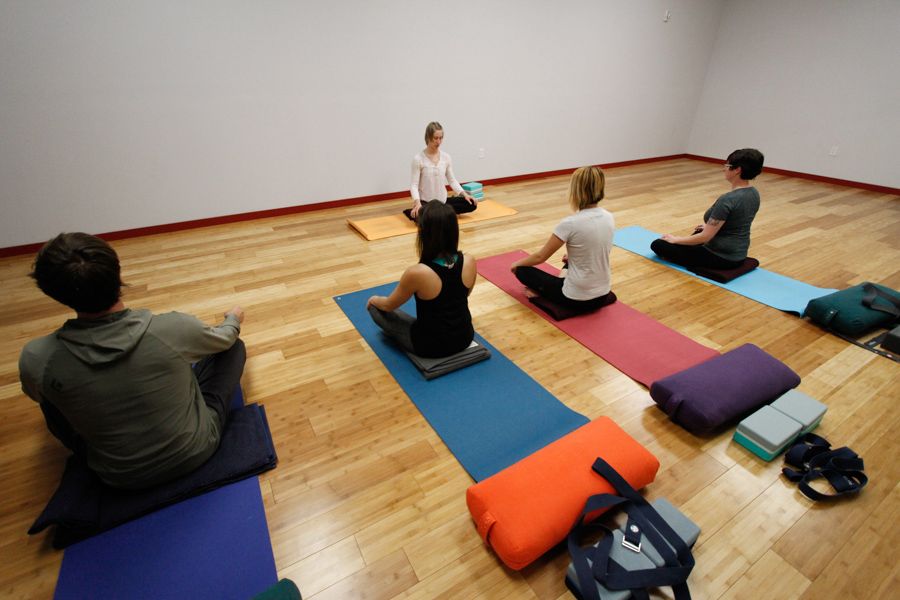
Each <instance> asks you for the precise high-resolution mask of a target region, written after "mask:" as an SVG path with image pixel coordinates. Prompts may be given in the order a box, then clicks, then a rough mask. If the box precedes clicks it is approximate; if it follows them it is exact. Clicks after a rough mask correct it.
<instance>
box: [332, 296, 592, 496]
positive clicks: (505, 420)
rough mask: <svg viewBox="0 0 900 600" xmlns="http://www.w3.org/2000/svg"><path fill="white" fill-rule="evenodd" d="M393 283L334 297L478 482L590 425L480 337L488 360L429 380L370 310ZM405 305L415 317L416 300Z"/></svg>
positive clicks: (477, 338) (585, 418)
mask: <svg viewBox="0 0 900 600" xmlns="http://www.w3.org/2000/svg"><path fill="white" fill-rule="evenodd" d="M395 285H396V284H394V283H389V284H386V285H382V286H378V287H375V288H372V289H368V290H362V291H359V292H353V293H352V294H344V295H342V296H336V297H335V299H334V300H335V302H337V303H338V306H340V307H341V309H342V310H343V311H344V313H345V314H346V315H347V317H348V318H349V319H350V321H351V322H352V323H353V325H354V326H355V327H356V329H357V330H358V331H359V333H360V335H362V336H363V338H364V339H365V340H366V342H368V344H369V346H371V348H372V349H373V350H374V351H375V354H377V355H378V358H380V359H381V361H382V362H383V363H384V366H385V367H387V369H388V371H390V372H391V375H393V376H394V378H395V379H396V380H397V383H399V384H400V387H402V388H403V391H404V392H406V394H407V395H408V396H409V398H410V399H411V400H412V401H413V403H414V404H415V405H416V407H417V408H418V409H419V411H420V412H421V413H422V415H423V416H424V417H425V419H426V420H427V421H428V423H429V424H431V426H432V427H433V428H434V430H435V431H436V432H437V433H438V435H440V436H441V439H442V440H444V443H445V444H447V447H448V448H450V451H451V452H453V454H454V456H456V458H457V460H459V462H460V464H462V466H463V467H464V468H465V469H466V471H468V473H469V475H471V476H472V478H473V479H474V480H475V481H481V480H482V479H485V478H487V477H490V476H491V475H493V474H494V473H497V472H498V471H502V470H503V469H505V468H506V467H508V466H510V465H511V464H513V463H515V462H518V461H519V460H520V459H522V458H524V457H526V456H528V455H529V454H532V453H533V452H535V451H536V450H540V449H541V448H543V447H544V446H546V445H547V444H549V443H550V442H553V441H555V440H557V439H559V438H561V437H562V436H564V435H565V434H567V433H569V432H570V431H572V430H574V429H577V428H578V427H581V426H582V425H584V424H585V423H587V422H588V419H587V417H584V416H583V415H580V414H578V413H576V412H575V411H573V410H572V409H570V408H568V407H567V406H565V405H563V404H562V403H561V402H560V401H559V400H557V399H556V398H555V397H554V396H552V395H551V394H550V392H548V391H547V390H545V389H544V388H543V387H541V386H540V384H538V383H537V382H536V381H535V380H534V379H532V378H531V377H529V376H528V375H527V374H526V373H525V372H524V371H522V370H521V369H520V368H519V367H517V366H516V365H514V364H513V363H512V362H511V361H510V360H509V359H508V358H506V357H505V356H503V355H502V354H500V353H499V352H498V351H497V349H496V348H494V347H493V346H491V345H490V344H488V343H487V342H486V341H484V339H483V338H482V337H481V336H479V335H477V334H476V336H475V338H476V340H477V341H478V343H479V344H483V345H484V346H486V347H487V348H488V349H489V350H490V351H491V358H489V359H488V360H485V361H482V362H480V363H476V364H474V365H471V366H468V367H465V368H464V369H460V370H459V371H454V372H453V373H448V374H447V375H444V376H442V377H438V378H437V379H432V380H431V381H428V380H426V379H425V378H424V377H423V376H422V374H421V373H420V372H419V371H418V369H416V367H415V366H414V365H413V364H412V362H411V361H410V360H409V358H407V356H406V354H404V353H403V351H402V350H401V349H400V348H399V347H397V346H396V345H394V344H393V343H392V342H391V341H390V339H389V338H387V337H386V336H385V335H384V334H383V333H382V332H381V330H380V329H379V328H378V326H377V325H375V323H374V322H373V321H372V318H371V317H370V316H369V313H368V312H366V300H368V299H369V297H370V296H373V295H378V296H387V295H389V294H390V293H391V290H393V288H394V286H395ZM402 308H403V310H405V311H406V312H408V313H409V314H412V315H414V314H415V302H414V301H413V300H410V301H409V302H407V303H406V304H405V305H403V307H402Z"/></svg>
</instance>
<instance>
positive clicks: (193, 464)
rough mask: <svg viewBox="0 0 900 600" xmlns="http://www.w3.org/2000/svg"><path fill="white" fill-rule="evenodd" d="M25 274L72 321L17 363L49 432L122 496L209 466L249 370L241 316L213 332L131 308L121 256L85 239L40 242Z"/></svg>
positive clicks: (230, 315) (28, 348)
mask: <svg viewBox="0 0 900 600" xmlns="http://www.w3.org/2000/svg"><path fill="white" fill-rule="evenodd" d="M31 277H33V278H34V279H35V280H36V281H37V285H38V287H39V288H40V289H41V291H43V292H44V293H45V294H46V295H48V296H50V297H51V298H53V299H54V300H56V301H58V302H61V303H62V304H65V305H66V306H68V307H70V308H72V309H73V310H75V312H76V314H77V317H76V318H74V319H69V320H68V321H66V322H65V324H64V325H63V326H62V327H61V328H59V329H57V330H56V331H55V332H54V333H52V334H50V335H48V336H45V337H41V338H38V339H35V340H32V341H30V342H28V344H26V345H25V347H24V348H23V350H22V354H21V356H20V358H19V377H20V379H21V382H22V390H23V391H24V392H25V394H27V395H28V396H29V397H31V398H32V399H33V400H35V401H37V402H38V403H39V404H40V406H41V409H42V410H43V412H44V416H45V418H46V421H47V426H48V428H49V429H50V431H51V433H53V434H54V435H55V436H56V437H57V438H59V439H60V441H62V443H63V444H65V445H66V446H67V447H69V448H70V449H71V450H73V451H74V452H76V453H79V454H83V455H84V457H85V459H86V461H87V464H88V466H89V467H90V468H91V469H92V470H93V471H94V472H96V473H97V475H99V477H100V479H101V480H103V481H104V482H105V483H107V484H109V485H111V486H114V487H118V488H125V489H142V488H147V487H151V486H154V485H157V484H160V483H164V482H166V481H169V480H171V479H174V478H176V477H179V476H181V475H184V474H186V473H189V472H190V471H192V470H194V469H196V468H197V467H199V466H200V465H201V464H203V463H204V462H205V461H206V460H207V459H209V458H210V456H212V455H213V453H214V452H215V451H216V449H217V448H218V445H219V439H220V436H221V434H222V430H223V429H224V427H225V423H226V420H227V418H228V412H229V403H230V399H231V396H232V394H233V392H234V390H235V387H236V386H237V385H239V383H240V378H241V374H242V373H243V369H244V362H245V360H246V350H245V348H244V344H243V342H242V341H241V340H240V339H239V338H238V335H239V333H240V329H241V322H242V321H243V319H244V312H243V310H242V309H241V308H240V307H239V306H235V307H234V308H232V309H231V310H229V311H228V312H227V313H225V319H224V321H223V322H222V323H221V324H219V325H217V326H215V327H210V326H208V325H206V324H204V323H203V322H202V321H200V320H199V319H197V318H196V317H193V316H191V315H186V314H182V313H177V312H170V313H165V314H160V315H154V314H152V313H151V312H150V311H149V310H133V309H129V308H126V307H125V304H124V302H123V301H122V298H121V288H122V285H123V283H122V280H121V275H120V266H119V257H118V255H117V254H116V252H115V250H113V249H112V247H110V246H109V244H107V243H106V242H105V241H103V240H101V239H100V238H97V237H94V236H92V235H89V234H86V233H61V234H60V235H58V236H56V237H55V238H53V239H52V240H50V241H49V242H47V243H46V244H45V245H44V246H43V248H41V250H40V251H39V252H38V254H37V258H36V259H35V263H34V269H33V272H32V273H31ZM193 363H196V365H193ZM192 365H193V366H192Z"/></svg>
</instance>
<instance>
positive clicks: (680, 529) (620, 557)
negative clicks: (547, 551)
mask: <svg viewBox="0 0 900 600" xmlns="http://www.w3.org/2000/svg"><path fill="white" fill-rule="evenodd" d="M650 504H652V505H653V508H655V509H656V512H658V513H659V516H661V517H662V518H663V519H665V521H666V523H668V524H669V527H671V528H672V529H673V530H674V531H675V533H677V534H678V537H680V538H681V539H682V540H684V542H685V543H686V544H687V545H688V546H693V545H694V543H695V542H696V541H697V538H698V537H700V527H698V526H697V524H696V523H694V522H693V521H691V520H690V519H688V518H687V517H686V516H684V514H683V513H682V512H681V511H680V510H678V509H677V508H675V507H674V506H673V505H672V503H670V502H669V501H668V500H666V499H665V498H657V499H656V500H654V501H653V502H651V503H650ZM624 539H625V536H624V535H623V534H622V531H620V530H618V529H616V530H615V531H613V541H612V550H610V553H609V556H610V558H612V559H613V560H614V561H616V562H617V563H619V564H620V565H622V567H624V568H625V569H627V570H629V571H638V570H640V569H653V568H655V567H661V566H662V565H663V564H665V563H664V561H663V559H662V556H660V554H659V552H657V550H656V548H654V547H653V544H651V543H650V542H649V541H648V540H647V538H646V536H643V537H642V539H641V551H640V552H634V551H632V550H629V549H628V548H626V547H624V546H623V545H622V541H623V540H624ZM588 563H590V561H588ZM566 580H567V582H568V583H569V585H570V587H572V588H574V590H580V588H579V584H578V575H576V573H575V565H573V564H572V563H569V568H568V569H567V571H566ZM597 591H598V592H599V594H600V598H601V599H602V600H627V599H628V598H631V592H630V591H628V590H610V589H608V588H606V587H604V586H603V585H602V584H600V583H597Z"/></svg>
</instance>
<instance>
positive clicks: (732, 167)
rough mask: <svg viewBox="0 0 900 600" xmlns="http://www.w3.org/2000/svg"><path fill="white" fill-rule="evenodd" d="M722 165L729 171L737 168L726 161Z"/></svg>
mask: <svg viewBox="0 0 900 600" xmlns="http://www.w3.org/2000/svg"><path fill="white" fill-rule="evenodd" d="M723 166H724V167H725V168H726V169H728V170H729V171H734V170H735V169H737V167H736V166H734V165H730V164H728V163H725V164H724V165H723Z"/></svg>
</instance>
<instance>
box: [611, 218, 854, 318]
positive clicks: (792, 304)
mask: <svg viewBox="0 0 900 600" xmlns="http://www.w3.org/2000/svg"><path fill="white" fill-rule="evenodd" d="M659 237H660V236H659V234H658V233H654V232H652V231H650V230H648V229H644V228H643V227H640V226H637V225H632V226H631V227H624V228H622V229H617V230H616V235H615V238H614V240H613V243H614V244H615V245H616V246H618V247H619V248H622V249H624V250H628V251H629V252H634V253H635V254H639V255H641V256H643V257H644V258H649V259H650V260H652V261H655V262H658V263H660V264H663V265H666V266H667V267H670V268H672V269H676V270H678V271H681V272H683V273H687V274H688V275H691V276H693V277H697V278H698V279H702V280H703V281H706V282H709V283H711V284H713V285H717V286H719V287H721V288H725V289H726V290H730V291H732V292H734V293H735V294H740V295H741V296H744V297H746V298H750V299H751V300H755V301H757V302H759V303H761V304H765V305H767V306H771V307H773V308H777V309H778V310H783V311H784V312H789V313H795V314H797V315H802V314H803V311H804V310H806V305H807V304H808V303H809V301H810V300H812V299H814V298H819V297H821V296H825V295H827V294H831V293H832V292H836V291H837V290H833V289H829V288H818V287H815V286H813V285H809V284H806V283H803V282H801V281H797V280H796V279H791V278H790V277H785V276H784V275H779V274H778V273H773V272H772V271H767V270H765V269H760V268H756V269H754V270H752V271H750V272H749V273H746V274H744V275H741V276H740V277H738V278H737V279H733V280H731V281H729V282H728V283H719V282H718V281H713V280H712V279H707V278H706V277H701V276H700V275H697V274H696V273H691V272H690V271H688V270H687V269H685V268H684V267H682V266H680V265H676V264H674V263H670V262H666V261H664V260H662V259H661V258H659V257H658V256H657V255H656V254H655V253H654V252H653V250H651V249H650V243H651V242H653V240H655V239H658V238H659Z"/></svg>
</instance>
